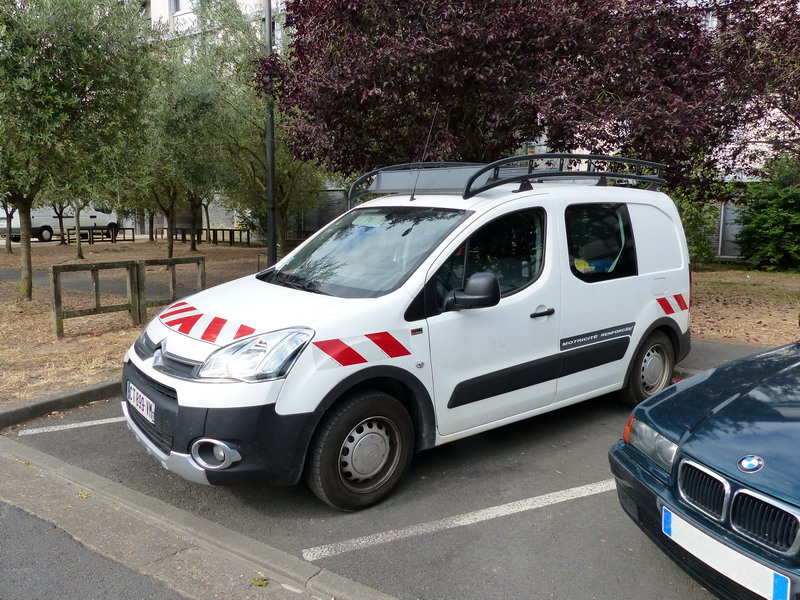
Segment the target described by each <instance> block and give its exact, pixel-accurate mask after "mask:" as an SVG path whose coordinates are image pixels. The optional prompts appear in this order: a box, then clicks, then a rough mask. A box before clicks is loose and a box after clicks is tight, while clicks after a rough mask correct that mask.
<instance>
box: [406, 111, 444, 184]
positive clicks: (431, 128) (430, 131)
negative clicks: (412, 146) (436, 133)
mask: <svg viewBox="0 0 800 600" xmlns="http://www.w3.org/2000/svg"><path fill="white" fill-rule="evenodd" d="M438 112H439V103H438V102H437V103H436V106H434V107H433V117H432V118H431V126H430V128H429V129H428V139H426V140H425V147H424V148H423V149H422V158H421V159H420V161H419V162H420V163H423V162H425V155H426V154H427V153H428V144H430V143H431V135H432V134H433V124H434V123H436V114H437V113H438ZM421 170H422V165H421V164H420V167H419V168H418V169H417V176H416V177H415V178H414V187H413V188H412V189H411V198H409V200H415V198H414V194H415V192H416V191H417V183H418V182H419V173H420V171H421Z"/></svg>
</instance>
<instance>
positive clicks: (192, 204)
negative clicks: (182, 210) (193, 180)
mask: <svg viewBox="0 0 800 600" xmlns="http://www.w3.org/2000/svg"><path fill="white" fill-rule="evenodd" d="M188 199H189V219H190V222H189V237H190V240H189V251H190V252H197V240H198V231H197V215H198V214H199V213H200V207H201V205H202V202H201V201H200V198H198V197H197V196H196V195H195V194H193V193H189V194H188Z"/></svg>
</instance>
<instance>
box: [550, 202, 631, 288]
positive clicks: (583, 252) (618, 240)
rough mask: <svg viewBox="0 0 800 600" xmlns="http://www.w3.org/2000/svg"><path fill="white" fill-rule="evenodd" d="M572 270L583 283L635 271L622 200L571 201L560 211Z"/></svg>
mask: <svg viewBox="0 0 800 600" xmlns="http://www.w3.org/2000/svg"><path fill="white" fill-rule="evenodd" d="M564 217H565V222H566V227H567V244H568V249H569V264H570V269H571V271H572V274H573V275H574V276H575V277H577V278H578V279H580V280H582V281H585V282H587V283H594V282H598V281H607V280H609V279H618V278H620V277H632V276H634V275H636V274H637V272H638V269H637V264H636V245H635V243H634V239H633V228H632V227H631V219H630V215H629V214H628V207H627V206H626V205H625V204H573V205H571V206H568V207H567V208H566V210H565V213H564Z"/></svg>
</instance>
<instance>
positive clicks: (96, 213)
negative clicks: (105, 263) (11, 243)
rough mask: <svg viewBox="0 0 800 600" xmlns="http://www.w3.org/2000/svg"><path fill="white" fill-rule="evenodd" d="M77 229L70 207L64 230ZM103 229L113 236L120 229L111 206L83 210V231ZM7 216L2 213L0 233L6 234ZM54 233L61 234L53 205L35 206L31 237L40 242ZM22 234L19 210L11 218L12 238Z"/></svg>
mask: <svg viewBox="0 0 800 600" xmlns="http://www.w3.org/2000/svg"><path fill="white" fill-rule="evenodd" d="M68 229H75V214H74V213H73V211H72V210H71V208H70V209H67V210H66V211H64V231H67V230H68ZM89 229H95V230H103V234H104V235H108V236H110V237H113V236H114V235H115V234H116V232H117V230H118V229H119V223H118V221H117V216H116V215H115V214H114V213H113V212H112V211H111V209H110V208H107V207H104V206H99V205H98V206H95V205H90V206H88V207H87V208H85V209H83V210H82V211H81V231H85V230H89ZM6 234H7V232H6V218H5V215H4V214H0V235H6ZM53 234H59V235H60V234H61V229H60V226H59V223H58V215H57V214H56V212H55V211H54V210H53V208H52V207H46V208H34V209H33V210H31V238H37V239H38V240H39V241H40V242H49V241H50V240H51V239H53ZM19 236H20V224H19V211H15V212H14V216H13V217H12V218H11V239H13V240H15V241H17V240H19Z"/></svg>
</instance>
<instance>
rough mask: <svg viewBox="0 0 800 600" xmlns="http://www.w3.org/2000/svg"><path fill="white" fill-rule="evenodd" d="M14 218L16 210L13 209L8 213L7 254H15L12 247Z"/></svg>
mask: <svg viewBox="0 0 800 600" xmlns="http://www.w3.org/2000/svg"><path fill="white" fill-rule="evenodd" d="M13 220H14V210H13V209H12V210H11V212H10V213H7V214H6V253H7V254H14V250H13V248H11V221H13Z"/></svg>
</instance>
